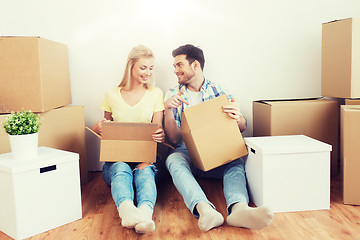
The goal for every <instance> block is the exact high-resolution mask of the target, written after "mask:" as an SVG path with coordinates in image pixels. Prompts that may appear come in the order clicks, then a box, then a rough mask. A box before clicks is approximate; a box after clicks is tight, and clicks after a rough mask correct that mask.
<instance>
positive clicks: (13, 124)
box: [2, 109, 41, 135]
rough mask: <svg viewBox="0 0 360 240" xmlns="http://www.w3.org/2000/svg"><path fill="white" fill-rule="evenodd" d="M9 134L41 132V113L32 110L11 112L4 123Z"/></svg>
mask: <svg viewBox="0 0 360 240" xmlns="http://www.w3.org/2000/svg"><path fill="white" fill-rule="evenodd" d="M2 124H3V126H4V129H5V132H6V133H7V134H9V135H24V134H31V133H37V132H39V127H40V124H41V123H40V115H39V114H35V113H33V112H32V111H31V110H30V111H25V110H24V109H23V110H22V111H21V112H11V114H9V115H8V116H6V121H5V122H3V123H2Z"/></svg>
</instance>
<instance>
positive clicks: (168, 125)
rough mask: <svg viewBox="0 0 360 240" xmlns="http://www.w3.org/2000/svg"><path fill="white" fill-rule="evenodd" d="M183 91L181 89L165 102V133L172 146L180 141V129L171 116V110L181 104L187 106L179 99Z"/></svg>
mask: <svg viewBox="0 0 360 240" xmlns="http://www.w3.org/2000/svg"><path fill="white" fill-rule="evenodd" d="M183 92H184V89H181V91H180V92H179V93H177V94H175V95H174V96H172V97H170V98H169V99H168V100H166V102H165V110H164V114H165V121H164V124H165V132H166V134H167V136H168V138H169V140H170V142H171V143H172V144H175V143H177V142H178V141H179V139H180V135H181V133H180V128H179V127H178V126H177V124H176V121H175V117H174V114H173V108H177V107H179V106H180V105H181V104H182V103H185V104H189V103H188V102H187V101H186V100H185V99H184V98H182V97H181V95H182V94H183Z"/></svg>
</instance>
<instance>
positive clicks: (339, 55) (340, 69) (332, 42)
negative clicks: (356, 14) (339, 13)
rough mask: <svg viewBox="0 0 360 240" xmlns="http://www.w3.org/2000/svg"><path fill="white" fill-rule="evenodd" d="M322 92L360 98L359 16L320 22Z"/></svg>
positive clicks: (339, 96) (325, 94) (329, 95)
mask: <svg viewBox="0 0 360 240" xmlns="http://www.w3.org/2000/svg"><path fill="white" fill-rule="evenodd" d="M321 61H322V64H321V66H322V67H321V95H322V96H327V97H338V98H359V97H360V18H348V19H343V20H339V21H332V22H328V23H324V24H323V25H322V60H321Z"/></svg>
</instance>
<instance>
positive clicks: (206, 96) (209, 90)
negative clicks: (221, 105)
mask: <svg viewBox="0 0 360 240" xmlns="http://www.w3.org/2000/svg"><path fill="white" fill-rule="evenodd" d="M182 88H184V93H183V95H182V97H183V98H184V99H185V100H186V101H189V94H188V91H190V90H187V88H186V87H185V85H184V84H180V85H177V86H176V87H174V88H172V89H170V90H169V91H167V92H166V94H165V101H166V100H167V99H169V98H171V97H172V96H174V95H175V94H177V93H179V92H180V90H181V89H182ZM200 92H201V94H202V102H205V101H207V100H210V99H212V98H215V97H218V96H220V95H223V94H226V95H227V97H228V99H229V101H230V100H231V99H232V96H231V94H230V93H229V92H228V91H227V90H226V89H225V88H223V87H222V86H221V85H219V84H217V83H214V82H211V81H208V80H206V79H205V81H204V83H203V85H202V86H201V89H200ZM188 107H189V105H187V104H185V103H182V104H181V105H180V106H179V107H178V108H174V109H173V113H174V117H175V121H176V123H177V125H178V127H179V128H180V125H181V115H182V112H183V111H184V109H186V108H188Z"/></svg>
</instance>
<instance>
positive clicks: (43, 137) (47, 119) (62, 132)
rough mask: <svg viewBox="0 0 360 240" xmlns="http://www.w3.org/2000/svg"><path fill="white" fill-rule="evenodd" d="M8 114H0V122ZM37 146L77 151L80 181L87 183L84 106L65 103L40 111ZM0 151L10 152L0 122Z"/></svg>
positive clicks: (5, 134) (6, 136)
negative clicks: (61, 105)
mask: <svg viewBox="0 0 360 240" xmlns="http://www.w3.org/2000/svg"><path fill="white" fill-rule="evenodd" d="M7 115H8V114H0V122H3V121H5V116H7ZM40 117H41V118H40V121H41V126H40V130H39V146H45V147H51V148H56V149H60V150H65V151H70V152H75V153H79V155H80V177H81V183H82V184H84V183H87V181H88V171H87V161H86V143H85V119H84V107H83V106H74V105H67V106H64V107H61V108H56V109H53V110H50V111H47V112H43V113H40ZM0 143H1V144H0V153H7V152H10V151H11V149H10V142H9V137H8V135H7V133H6V132H5V130H4V128H3V127H2V124H0Z"/></svg>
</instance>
